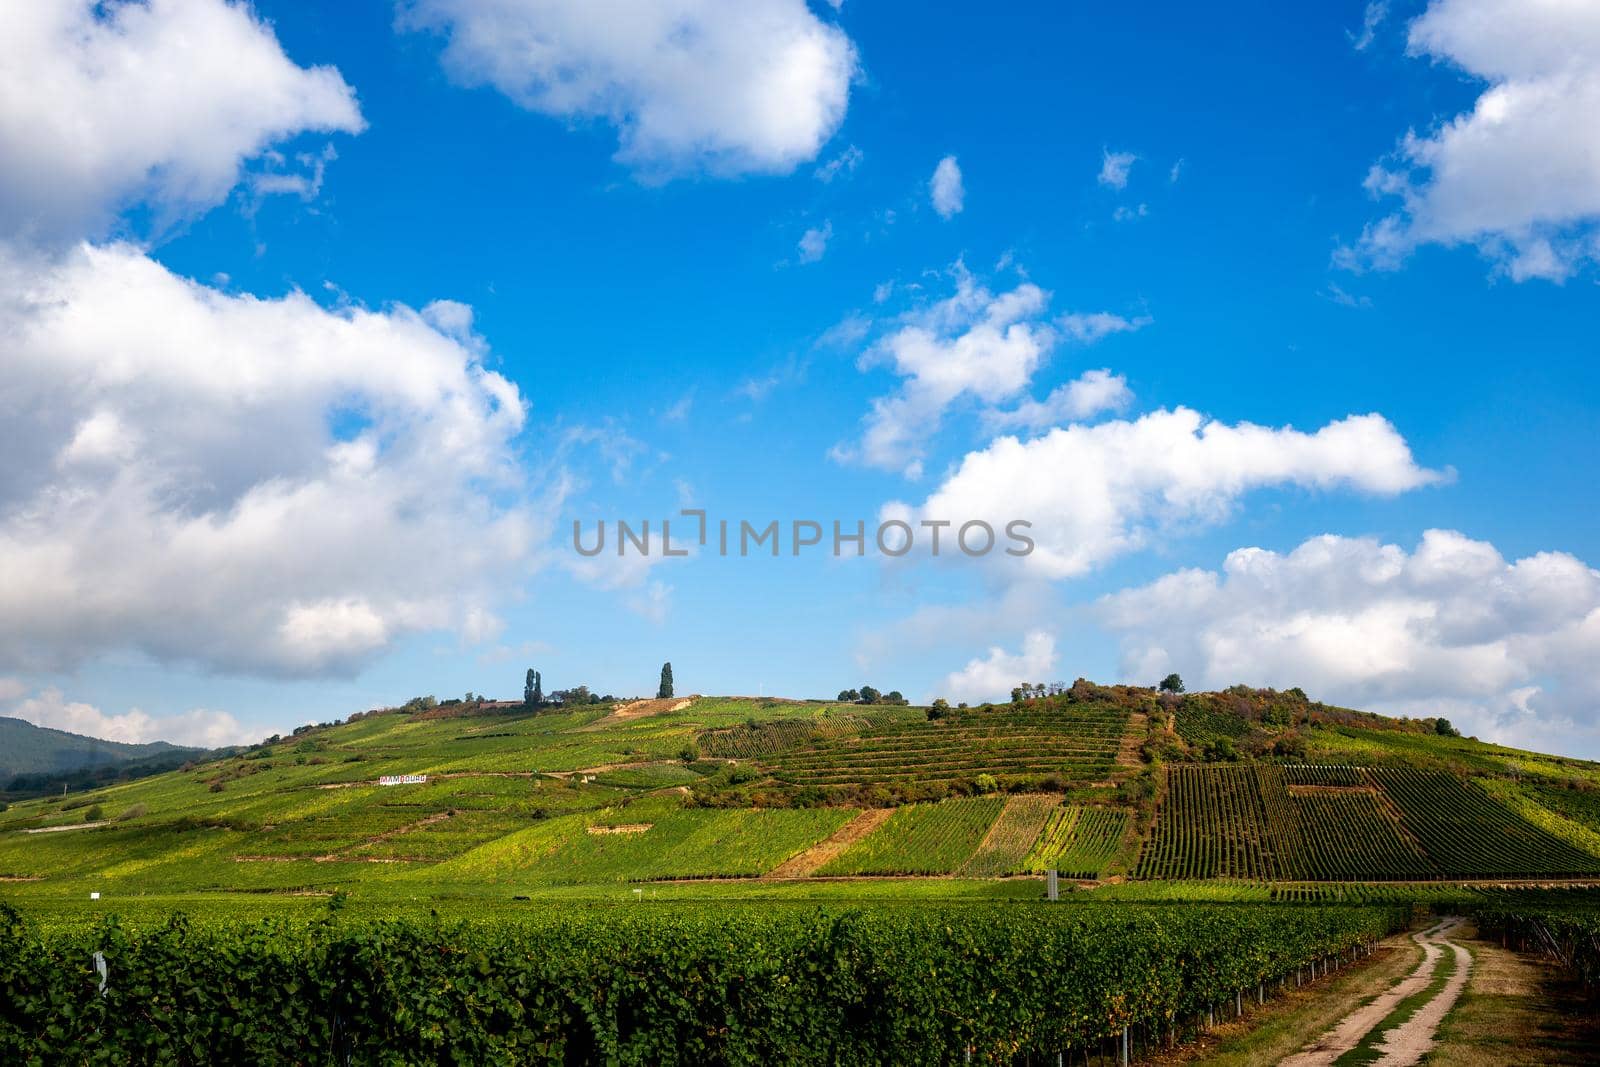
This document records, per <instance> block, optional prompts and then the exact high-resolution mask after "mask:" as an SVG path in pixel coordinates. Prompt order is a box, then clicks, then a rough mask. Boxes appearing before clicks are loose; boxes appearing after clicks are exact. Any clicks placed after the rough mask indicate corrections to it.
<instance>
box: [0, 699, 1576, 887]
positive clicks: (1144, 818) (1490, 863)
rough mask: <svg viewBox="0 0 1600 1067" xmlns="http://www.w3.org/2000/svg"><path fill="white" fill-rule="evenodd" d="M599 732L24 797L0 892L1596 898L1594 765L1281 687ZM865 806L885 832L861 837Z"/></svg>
mask: <svg viewBox="0 0 1600 1067" xmlns="http://www.w3.org/2000/svg"><path fill="white" fill-rule="evenodd" d="M616 710H617V709H616V707H615V706H613V705H610V704H595V705H586V706H583V707H581V708H576V709H573V708H561V707H555V708H544V709H539V710H536V711H530V710H527V709H524V708H522V707H520V706H502V707H487V708H482V709H475V708H464V709H461V710H459V711H456V710H453V711H452V713H451V714H450V715H448V716H445V715H439V714H436V713H429V712H408V711H404V710H400V709H392V710H386V711H380V712H372V713H366V714H362V715H357V716H352V718H351V719H350V720H349V721H347V722H343V723H334V724H329V725H327V726H323V727H317V728H310V729H305V730H303V731H302V732H301V733H299V734H297V735H296V736H294V737H290V738H284V739H279V740H275V741H273V742H272V743H263V744H260V745H257V746H254V747H253V748H251V749H249V750H247V751H242V752H239V753H237V754H234V755H231V756H229V757H228V758H225V759H216V760H210V761H208V762H204V763H200V764H198V765H195V766H193V767H192V768H190V769H188V770H182V771H176V772H172V773H167V774H162V775H158V776H155V777H152V778H149V779H146V780H143V781H138V782H129V783H124V784H118V785H114V786H108V787H105V788H98V789H94V790H92V791H89V792H78V793H73V794H71V795H69V796H67V797H50V798H41V799H39V800H33V801H27V802H20V803H16V804H14V805H13V806H12V807H11V809H10V810H9V811H6V812H4V813H0V880H3V881H4V892H5V893H7V894H13V895H41V894H42V895H50V894H73V895H77V894H84V893H85V891H95V892H103V893H106V894H110V895H118V894H124V895H125V894H128V893H145V894H152V893H153V894H167V893H186V892H193V891H197V890H203V891H252V892H280V891H281V892H304V891H308V890H310V891H321V892H326V891H330V890H332V889H334V888H348V887H351V886H361V887H364V889H363V891H370V892H374V893H379V894H385V893H387V894H404V895H407V896H417V895H435V896H437V895H460V894H466V895H474V894H477V895H483V894H488V895H499V896H502V897H504V896H509V895H512V894H516V893H522V894H527V893H555V892H560V893H567V894H570V893H573V892H578V893H597V894H601V895H604V894H606V893H613V894H614V893H616V892H627V890H626V889H625V888H624V887H626V886H627V885H628V884H629V883H638V882H641V881H653V880H663V879H670V880H682V879H692V880H706V879H730V878H742V879H752V880H755V879H760V880H759V882H755V881H752V883H751V884H752V885H756V884H759V885H762V886H770V885H772V884H773V883H774V882H775V881H778V880H782V878H783V877H784V874H783V872H800V874H799V876H798V878H797V880H798V881H799V882H802V883H806V884H811V885H825V884H828V880H830V879H860V878H877V877H885V876H894V877H904V876H915V877H930V876H932V877H939V878H954V879H957V880H962V881H960V882H959V884H962V885H965V884H968V882H967V881H965V880H977V879H993V878H999V877H1004V876H1008V875H1016V874H1029V873H1037V872H1039V871H1042V870H1045V869H1047V868H1051V867H1053V868H1056V869H1059V870H1061V871H1063V872H1064V873H1065V874H1067V875H1069V876H1071V877H1074V878H1079V879H1083V880H1086V881H1092V880H1095V879H1106V878H1113V880H1115V879H1116V878H1128V879H1134V880H1154V881H1161V880H1168V879H1181V880H1193V879H1220V880H1229V881H1232V882H1235V883H1242V882H1256V883H1268V882H1272V883H1278V882H1295V883H1304V882H1313V881H1318V882H1389V881H1459V880H1484V879H1525V878H1527V879H1532V878H1539V879H1600V802H1597V801H1600V765H1596V764H1593V763H1587V762H1585V761H1581V760H1571V759H1566V758H1563V757H1556V756H1542V755H1539V754H1537V753H1529V752H1521V751H1518V750H1515V749H1509V748H1503V747H1500V746H1494V745H1487V744H1482V743H1480V742H1477V741H1475V740H1473V739H1470V738H1460V737H1454V736H1448V735H1447V734H1446V733H1442V732H1440V726H1439V724H1438V723H1437V722H1436V721H1434V720H1420V721H1404V720H1390V719H1383V718H1380V717H1377V716H1370V715H1366V714H1364V713H1361V712H1355V711H1351V710H1349V709H1342V708H1332V707H1328V706H1325V705H1321V704H1318V703H1316V702H1314V701H1310V700H1308V699H1306V698H1305V697H1304V695H1303V694H1299V693H1298V692H1294V691H1291V692H1289V693H1276V692H1273V691H1271V690H1243V689H1235V690H1230V691H1228V692H1226V693H1204V694H1191V695H1187V696H1181V697H1180V696H1172V695H1170V694H1157V693H1155V692H1154V691H1153V690H1149V689H1141V688H1135V687H1126V686H1113V687H1102V686H1095V685H1092V684H1090V683H1088V682H1082V681H1080V682H1079V683H1077V684H1076V685H1074V686H1073V687H1072V688H1071V690H1069V691H1067V692H1065V693H1061V694H1057V695H1053V696H1049V697H1041V698H1038V699H1034V700H1029V701H1024V702H1021V703H1018V704H1014V705H1013V704H1007V705H996V706H984V707H979V708H958V709H950V710H948V711H946V710H943V709H941V710H940V711H937V712H936V711H934V710H932V709H924V708H910V707H903V706H861V705H852V704H840V703H838V702H833V701H792V700H763V699H751V698H715V697H701V698H695V699H693V700H689V701H675V702H670V703H662V704H661V706H660V707H655V706H651V707H649V708H646V709H643V710H644V711H645V712H647V713H640V714H631V713H630V714H625V715H618V714H616ZM636 710H637V709H636ZM1224 740H1225V742H1226V743H1223V741H1224ZM388 776H407V779H406V781H405V782H404V784H388V785H386V784H380V783H381V782H382V780H384V779H385V778H386V777H388ZM419 779H424V780H419ZM878 808H894V809H896V810H895V811H894V813H893V814H892V815H889V816H887V817H876V818H871V819H864V818H862V817H861V813H862V812H863V811H868V810H872V809H878ZM90 814H93V815H94V818H93V819H92V820H88V819H86V817H87V816H88V815H90ZM847 828H848V829H847ZM69 831H70V832H69ZM811 856H814V857H816V859H815V861H814V862H813V861H811V860H809V859H806V858H805V857H811ZM855 884H857V885H861V884H863V883H855ZM949 884H950V885H952V886H954V885H956V884H958V883H957V882H951V883H949ZM972 884H974V885H976V884H978V883H977V882H973V883H972ZM992 884H995V885H999V884H1001V883H992ZM585 887H589V888H587V889H586V888H585ZM840 891H847V890H845V889H841V890H840ZM1024 891H1029V890H1024Z"/></svg>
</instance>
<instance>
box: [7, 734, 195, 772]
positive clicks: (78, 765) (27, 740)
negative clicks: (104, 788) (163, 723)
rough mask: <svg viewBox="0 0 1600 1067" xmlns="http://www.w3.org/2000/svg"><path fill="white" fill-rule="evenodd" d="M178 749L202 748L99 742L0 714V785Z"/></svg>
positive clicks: (193, 750) (164, 753) (125, 761)
mask: <svg viewBox="0 0 1600 1067" xmlns="http://www.w3.org/2000/svg"><path fill="white" fill-rule="evenodd" d="M180 751H187V752H199V751H201V750H200V749H181V748H180V747H179V746H177V745H170V744H168V743H167V742H165V741H152V742H150V743H149V744H143V745H130V744H124V743H122V742H120V741H102V740H100V739H99V738H97V737H83V736H81V735H79V734H71V733H67V732H66V731H64V730H52V729H49V728H48V727H42V726H35V725H33V723H31V722H26V721H24V720H22V719H12V718H7V717H4V716H0V787H4V786H5V785H6V784H7V783H8V782H10V781H11V780H12V779H13V778H15V777H17V776H18V775H23V774H26V775H41V776H42V775H56V774H63V773H66V772H70V771H76V770H80V769H82V768H84V767H93V766H101V765H108V764H116V763H128V762H132V761H134V760H141V759H147V758H149V757H151V756H161V755H166V754H169V753H174V752H180Z"/></svg>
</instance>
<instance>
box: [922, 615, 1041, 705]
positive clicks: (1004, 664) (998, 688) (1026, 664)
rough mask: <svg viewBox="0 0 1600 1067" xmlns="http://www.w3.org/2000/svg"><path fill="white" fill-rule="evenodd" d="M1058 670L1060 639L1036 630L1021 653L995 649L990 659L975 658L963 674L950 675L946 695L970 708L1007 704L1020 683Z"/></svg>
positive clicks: (945, 685)
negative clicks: (985, 703)
mask: <svg viewBox="0 0 1600 1067" xmlns="http://www.w3.org/2000/svg"><path fill="white" fill-rule="evenodd" d="M1055 666H1056V639H1055V638H1054V637H1053V636H1051V635H1050V634H1048V633H1046V632H1045V631H1043V630H1035V631H1033V632H1031V633H1029V634H1028V635H1027V636H1026V637H1024V638H1023V640H1022V648H1021V650H1019V651H1017V652H1007V651H1006V650H1005V649H1004V648H1001V647H1000V646H999V645H995V646H993V647H991V648H990V649H989V654H988V655H987V656H977V657H974V658H973V659H971V660H969V661H968V662H967V665H966V666H965V667H963V668H961V670H959V671H954V672H952V673H950V674H948V675H946V676H945V679H944V685H943V695H944V696H945V699H947V700H951V701H966V702H967V703H969V704H978V703H982V702H984V701H994V700H1004V699H1007V697H1008V696H1009V695H1010V693H1011V690H1012V688H1013V687H1015V686H1016V685H1017V683H1019V682H1023V681H1039V680H1041V679H1043V678H1047V677H1049V675H1050V672H1051V671H1053V670H1054V669H1055Z"/></svg>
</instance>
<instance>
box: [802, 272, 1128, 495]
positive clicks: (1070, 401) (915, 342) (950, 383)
mask: <svg viewBox="0 0 1600 1067" xmlns="http://www.w3.org/2000/svg"><path fill="white" fill-rule="evenodd" d="M953 274H954V277H955V282H956V291H955V293H954V294H953V295H951V296H949V297H946V298H945V299H943V300H940V301H937V302H935V303H934V304H932V305H929V306H927V307H922V308H917V309H914V310H912V311H910V312H907V313H906V314H904V315H902V316H900V318H899V320H898V324H897V325H896V327H895V328H894V329H893V330H892V331H891V332H889V333H888V334H887V335H885V336H883V337H882V338H880V339H879V340H878V341H876V342H875V343H874V344H873V345H872V346H871V347H869V348H868V349H867V351H866V352H865V353H864V354H863V355H862V357H861V359H860V360H859V361H858V365H859V366H860V368H861V369H862V370H869V369H871V368H873V367H876V366H880V365H885V366H888V367H890V368H891V369H892V370H893V371H894V372H895V374H897V375H899V376H900V377H901V378H902V379H903V381H902V382H901V384H900V387H899V389H898V390H896V391H895V392H894V393H892V394H890V395H888V396H883V397H878V398H876V399H874V400H873V402H872V409H871V411H869V412H868V414H867V416H866V418H865V419H864V420H863V422H864V424H865V429H864V431H863V434H862V439H861V442H860V443H859V444H858V445H839V446H836V447H835V448H834V449H833V452H832V455H833V458H834V459H835V460H837V461H839V462H843V463H854V462H859V463H862V464H865V465H866V466H869V467H877V468H879V469H882V470H896V471H900V472H901V473H903V474H904V475H905V476H906V477H909V478H912V479H916V478H919V477H921V474H922V462H923V459H924V454H925V452H926V445H927V442H928V440H929V439H931V438H932V437H933V436H934V434H935V433H937V432H938V430H939V427H940V424H941V421H942V419H943V416H944V413H945V411H946V410H947V409H949V408H950V407H951V406H952V405H953V404H956V403H958V402H960V401H962V400H971V401H976V402H978V403H981V404H983V405H986V406H987V407H988V409H989V410H987V411H986V412H985V413H984V417H985V418H986V419H988V420H989V421H990V422H991V423H999V424H1002V425H1018V426H1021V425H1034V424H1036V423H1037V422H1038V421H1039V420H1042V419H1044V418H1045V417H1046V413H1047V412H1050V413H1056V412H1060V413H1070V412H1074V411H1078V412H1081V413H1082V414H1080V415H1079V416H1077V417H1087V416H1088V415H1090V414H1093V413H1094V412H1096V411H1099V410H1105V409H1106V408H1107V407H1111V406H1115V405H1117V404H1120V403H1123V402H1125V400H1126V398H1127V397H1128V396H1131V394H1129V393H1128V392H1127V385H1126V382H1124V381H1123V379H1121V378H1118V377H1115V376H1112V375H1110V374H1109V373H1108V372H1090V373H1089V374H1086V375H1084V376H1083V377H1082V378H1081V379H1079V380H1078V381H1077V382H1072V383H1068V384H1067V385H1064V386H1061V387H1060V388H1058V389H1057V390H1056V391H1055V392H1053V393H1051V395H1050V396H1049V397H1048V398H1047V399H1046V400H1044V401H1043V402H1039V401H1034V400H1028V401H1026V402H1024V403H1023V404H1022V405H1021V406H1019V407H1018V408H1016V409H1015V410H1014V411H1010V412H1002V411H998V410H997V409H996V408H997V405H1001V404H1003V403H1006V402H1009V401H1012V400H1014V399H1015V398H1016V397H1018V396H1019V395H1020V394H1021V393H1022V392H1023V391H1024V390H1026V389H1027V388H1028V385H1029V384H1030V383H1031V382H1032V380H1033V375H1034V373H1035V371H1037V370H1038V368H1039V367H1040V366H1041V365H1043V363H1044V362H1045V360H1046V359H1048V358H1049V356H1050V354H1051V352H1052V351H1053V350H1054V349H1055V347H1056V346H1057V345H1058V344H1061V343H1062V342H1070V343H1073V344H1078V345H1090V344H1093V343H1095V342H1096V341H1099V340H1102V339H1103V338H1105V337H1108V336H1110V335H1112V334H1115V333H1123V332H1128V331H1132V330H1138V329H1140V328H1142V327H1143V326H1145V325H1146V324H1148V323H1149V321H1150V320H1149V319H1148V318H1138V319H1133V320H1129V319H1125V318H1123V317H1122V316H1120V315H1113V314H1111V313H1109V312H1089V313H1084V312H1074V313H1070V314H1065V315H1060V316H1057V317H1056V318H1054V319H1051V318H1049V316H1048V314H1047V312H1048V307H1049V303H1050V294H1049V293H1047V292H1046V291H1044V290H1043V289H1041V288H1039V287H1038V286H1037V285H1034V284H1033V283H1032V282H1024V283H1022V284H1021V285H1018V286H1017V287H1016V288H1014V289H1012V290H1010V291H1009V292H1004V293H999V294H996V293H994V292H992V291H990V290H989V289H988V288H987V287H986V286H984V285H983V284H981V283H980V282H979V281H978V279H976V278H975V277H974V276H973V275H972V273H971V272H970V271H968V270H967V269H966V268H965V267H964V266H963V265H962V264H960V263H957V264H956V265H955V267H954V268H953ZM1068 417H1071V416H1070V415H1069V416H1068Z"/></svg>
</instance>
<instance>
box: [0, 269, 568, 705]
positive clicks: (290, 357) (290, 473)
mask: <svg viewBox="0 0 1600 1067" xmlns="http://www.w3.org/2000/svg"><path fill="white" fill-rule="evenodd" d="M470 330H471V313H470V309H469V308H466V307H465V305H460V304H454V303H451V302H440V303H437V304H433V305H430V306H429V307H428V308H426V309H424V312H422V313H418V312H415V311H412V310H410V309H408V308H406V307H403V306H396V307H393V308H390V309H387V310H384V311H381V312H380V311H369V310H365V309H362V308H358V307H348V308H344V309H341V310H337V311H329V310H326V309H324V308H322V307H319V306H318V305H317V304H315V303H314V302H313V301H312V300H310V299H309V298H308V297H306V296H305V295H303V294H301V293H291V294H289V295H288V296H286V297H283V298H280V299H272V300H265V299H259V298H256V297H251V296H233V295H228V294H224V293H221V292H218V291H217V290H214V289H210V288H207V287H205V286H202V285H199V284H197V283H195V282H192V281H189V280H187V279H184V278H181V277H178V276H176V275H174V274H172V273H171V272H169V271H168V270H167V269H166V268H164V267H162V266H161V265H160V264H158V263H156V262H154V261H153V260H151V259H149V258H147V257H146V256H144V255H142V254H141V253H139V252H138V251H137V250H135V249H132V248H129V247H127V246H121V245H118V246H111V247H92V246H82V247H79V248H78V249H76V250H75V251H73V252H71V253H69V254H67V255H65V256H62V257H59V258H56V259H52V260H42V259H36V258H30V257H27V256H25V255H22V254H19V253H16V252H14V251H13V252H6V251H4V250H3V249H0V331H3V332H4V334H5V336H6V337H7V351H6V389H5V390H4V392H3V393H0V424H4V425H5V426H6V427H7V438H8V442H9V444H8V446H7V448H6V449H5V450H4V451H3V452H0V667H14V668H18V669H31V670H39V669H62V668H69V667H71V666H73V665H75V664H78V663H80V662H83V661H84V660H86V659H90V658H92V657H95V656H97V655H101V654H104V653H108V652H112V651H116V650H135V651H138V652H142V653H145V654H147V655H149V656H152V657H154V658H155V659H158V660H162V661H167V662H192V663H197V664H200V665H202V666H204V667H208V668H213V669H219V670H226V671H241V672H250V673H260V674H268V675H316V674H326V673H340V672H348V671H351V670H353V669H355V668H357V667H358V666H359V665H360V664H362V663H364V662H366V661H367V660H368V659H370V658H371V657H373V656H375V655H377V654H379V653H380V652H382V651H384V650H386V649H387V648H388V647H390V646H391V645H392V644H393V642H394V641H395V640H397V639H398V638H399V637H401V636H402V635H404V634H407V633H411V632H416V631H423V630H433V629H440V628H451V627H467V628H470V625H471V619H472V617H473V616H472V612H473V611H474V610H475V609H476V608H477V607H478V606H479V605H480V604H483V603H485V602H488V601H491V600H493V599H494V598H495V597H496V596H497V595H499V594H500V593H502V592H503V590H504V588H505V587H506V586H507V585H509V584H514V583H515V581H516V580H517V578H518V576H519V575H520V574H521V573H525V571H526V568H527V567H528V566H529V556H530V553H531V552H532V550H533V546H534V544H535V543H536V542H537V541H538V540H539V539H540V530H539V524H538V523H536V522H535V521H534V520H533V519H532V518H531V517H530V511H529V510H528V509H527V508H525V507H524V506H523V505H522V503H521V501H522V500H524V499H525V492H526V487H525V486H524V485H523V484H522V475H521V472H520V469H519V467H518V457H517V455H516V451H515V447H516V446H515V440H516V438H517V436H518V434H519V432H520V430H521V428H522V425H523V418H524V412H523V401H522V398H521V396H520V395H519V393H518V391H517V388H516V387H515V386H514V385H513V384H511V383H510V382H509V381H507V380H506V379H504V378H502V377H501V376H500V375H498V374H496V373H494V372H492V371H488V370H486V369H485V368H484V367H483V365H482V362H481V358H480V356H481V350H482V347H483V346H482V342H481V341H479V340H478V339H476V338H475V337H473V336H472V335H471V332H470ZM547 510H548V509H547Z"/></svg>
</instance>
